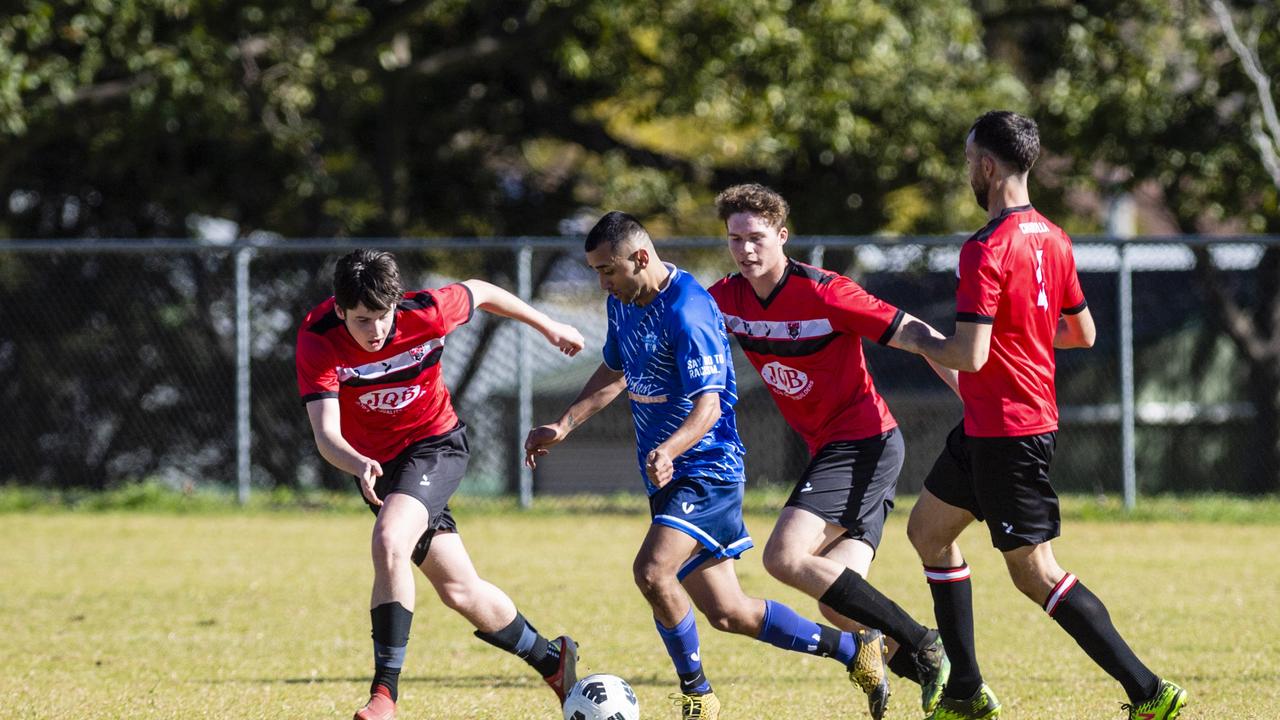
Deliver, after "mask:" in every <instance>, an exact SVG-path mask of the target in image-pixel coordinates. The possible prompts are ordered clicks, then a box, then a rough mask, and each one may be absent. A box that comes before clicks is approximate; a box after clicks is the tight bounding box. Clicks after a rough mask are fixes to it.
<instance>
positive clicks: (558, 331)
mask: <svg viewBox="0 0 1280 720" xmlns="http://www.w3.org/2000/svg"><path fill="white" fill-rule="evenodd" d="M544 334H545V336H546V338H547V342H549V343H551V344H552V345H555V346H556V347H557V348H559V349H560V352H562V353H564V354H565V355H568V356H569V357H573V356H574V355H577V354H578V353H580V352H582V348H583V347H585V346H586V344H587V341H586V340H583V339H582V333H580V332H578V328H576V327H574V326H572V325H569V324H568V323H562V322H554V321H553V322H552V323H551V326H550V327H549V328H547V332H546V333H544Z"/></svg>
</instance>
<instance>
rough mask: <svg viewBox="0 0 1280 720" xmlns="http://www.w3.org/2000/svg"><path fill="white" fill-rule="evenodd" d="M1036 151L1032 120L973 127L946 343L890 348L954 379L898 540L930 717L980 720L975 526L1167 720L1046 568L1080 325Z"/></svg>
mask: <svg viewBox="0 0 1280 720" xmlns="http://www.w3.org/2000/svg"><path fill="white" fill-rule="evenodd" d="M1039 154H1040V136H1039V130H1038V129H1037V127H1036V124H1035V122H1034V121H1033V120H1031V119H1029V118H1026V117H1022V116H1020V115H1018V114H1016V113H1012V112H1007V111H993V112H989V113H987V114H985V115H983V116H982V117H980V118H978V120H977V122H975V123H974V124H973V127H972V129H971V130H970V132H969V136H968V138H967V139H966V141H965V160H966V162H967V164H968V168H969V182H970V185H971V186H972V188H973V192H974V195H975V196H976V197H977V200H978V204H980V205H981V206H982V208H983V209H984V210H986V211H987V216H988V217H989V218H990V222H988V223H987V225H986V226H985V227H983V228H982V229H981V230H979V231H978V232H977V233H976V234H975V235H973V236H972V237H971V238H969V239H968V240H967V241H965V244H964V246H963V248H962V249H961V251H960V267H959V270H958V272H957V274H958V275H959V287H958V289H957V291H956V331H955V335H954V336H952V337H948V338H942V339H939V338H937V337H935V336H933V335H932V334H930V333H929V332H927V330H926V328H924V327H923V326H917V325H911V326H907V327H904V328H903V332H902V333H901V335H902V339H903V343H904V345H906V346H908V347H911V348H912V349H915V350H917V351H919V352H921V353H923V354H924V355H925V356H926V357H929V358H932V359H933V360H934V361H935V362H938V363H940V364H942V365H945V366H947V367H952V368H956V369H957V370H959V371H961V372H960V397H961V399H962V400H963V401H964V421H963V422H962V423H961V425H960V426H959V427H957V428H956V429H955V430H953V431H952V432H951V435H950V436H949V437H948V438H947V443H946V447H945V448H944V449H943V451H942V453H941V455H940V456H939V457H938V459H937V461H936V462H935V464H934V466H933V469H932V470H931V471H930V473H929V475H928V477H927V478H926V479H925V483H924V490H923V491H922V493H921V495H920V500H919V502H917V503H916V506H915V508H913V509H912V512H911V518H910V520H909V522H908V525H907V534H908V536H909V537H910V538H911V542H912V544H913V545H914V546H915V548H916V551H917V552H918V553H919V554H920V558H921V560H922V561H923V562H924V565H925V576H926V578H927V579H928V581H929V587H930V590H931V591H932V593H933V602H934V611H935V615H936V616H937V620H938V628H939V630H940V631H941V633H942V639H943V642H944V643H945V644H946V648H947V654H948V655H949V656H950V658H951V662H952V669H951V679H950V680H949V681H948V683H947V687H946V689H945V691H944V695H943V699H942V702H941V704H940V705H939V706H938V709H937V710H936V711H935V712H934V714H933V715H932V716H931V717H932V718H934V720H966V719H972V718H994V717H997V716H999V714H1000V702H999V701H998V700H997V699H996V697H995V695H994V694H993V693H992V692H991V690H990V689H989V688H988V687H987V686H986V684H984V683H983V681H982V674H981V673H980V672H979V670H978V662H977V658H976V653H975V650H974V641H973V601H972V592H971V588H970V579H969V567H968V565H967V564H965V562H964V557H963V556H962V555H961V553H960V548H959V546H958V545H957V544H956V539H957V538H958V537H959V536H960V533H961V531H963V530H964V528H965V527H967V526H968V525H969V524H970V523H972V522H973V521H974V520H975V519H976V520H985V521H986V524H987V528H988V530H989V531H990V533H991V541H992V544H993V545H995V547H996V548H998V549H999V550H1000V551H1001V552H1002V553H1003V554H1004V559H1005V564H1006V565H1007V567H1008V569H1009V575H1010V577H1012V579H1013V583H1014V585H1016V586H1017V587H1018V589H1019V590H1021V591H1022V592H1023V593H1024V594H1025V595H1026V596H1027V597H1029V598H1031V599H1032V600H1034V601H1036V602H1037V603H1039V604H1040V605H1041V607H1043V608H1044V610H1045V612H1047V613H1048V614H1049V616H1050V617H1052V618H1053V619H1054V620H1055V621H1057V623H1058V624H1059V625H1061V626H1062V628H1063V629H1064V630H1066V631H1067V633H1068V634H1069V635H1071V637H1072V639H1074V640H1075V641H1076V642H1077V643H1078V644H1079V645H1080V647H1081V648H1083V649H1084V651H1085V653H1087V654H1088V655H1089V657H1090V658H1092V659H1093V661H1094V662H1096V663H1097V664H1098V665H1099V666H1100V667H1102V669H1104V670H1106V671H1107V673H1109V674H1110V675H1111V676H1112V677H1114V678H1115V679H1116V680H1118V681H1119V682H1120V684H1121V685H1123V686H1124V690H1125V692H1126V694H1127V695H1128V696H1129V704H1128V705H1126V706H1125V707H1126V708H1127V709H1128V710H1129V717H1130V718H1131V720H1155V719H1157V718H1158V719H1159V720H1171V719H1172V718H1175V717H1177V716H1178V713H1179V711H1180V710H1181V708H1182V706H1183V705H1184V704H1185V702H1186V693H1185V692H1184V691H1183V690H1182V688H1180V687H1178V686H1177V685H1174V684H1173V683H1170V682H1167V681H1162V680H1160V678H1158V677H1156V676H1155V675H1154V674H1153V673H1152V672H1151V671H1150V670H1149V669H1147V667H1146V666H1145V665H1143V664H1142V662H1141V661H1140V660H1139V659H1138V657H1137V656H1136V655H1135V654H1134V653H1133V651H1132V650H1131V649H1130V648H1129V646H1128V644H1126V643H1125V641H1124V640H1123V639H1122V638H1121V637H1120V634H1119V632H1117V630H1116V628H1115V626H1114V625H1113V624H1112V622H1111V617H1110V615H1109V614H1108V612H1107V609H1106V607H1105V606H1103V604H1102V601H1101V600H1099V599H1098V598H1097V597H1096V596H1095V595H1094V594H1093V593H1091V592H1090V591H1089V589H1088V588H1086V587H1085V586H1084V583H1082V582H1080V581H1079V579H1078V578H1077V577H1076V576H1075V575H1073V574H1071V573H1069V572H1067V571H1065V570H1063V569H1062V568H1061V567H1060V566H1059V565H1058V562H1057V560H1055V559H1054V556H1053V550H1052V548H1051V547H1050V544H1049V543H1050V540H1052V539H1053V538H1055V537H1057V536H1058V534H1059V525H1060V523H1059V514H1058V497H1057V495H1056V494H1055V493H1054V491H1053V488H1052V487H1051V486H1050V484H1049V463H1050V461H1051V460H1052V458H1053V452H1054V448H1055V445H1056V440H1057V429H1058V405H1057V396H1056V393H1055V389H1054V367H1055V365H1054V348H1077V347H1084V348H1087V347H1090V346H1092V345H1093V341H1094V336H1095V330H1094V324H1093V318H1092V317H1091V316H1090V314H1089V309H1088V307H1087V306H1086V304H1085V299H1084V294H1083V293H1082V292H1081V291H1080V281H1079V279H1078V277H1077V275H1076V267H1075V259H1074V258H1073V256H1072V254H1071V240H1070V238H1068V237H1067V235H1066V233H1064V232H1063V231H1062V230H1061V229H1060V228H1058V227H1057V226H1055V225H1054V224H1053V223H1051V222H1049V221H1048V220H1047V219H1045V217H1044V216H1043V215H1041V214H1040V213H1038V212H1036V210H1035V208H1033V207H1032V206H1031V201H1030V195H1029V194H1028V192H1027V173H1028V171H1030V169H1031V166H1032V164H1033V163H1034V162H1035V160H1036V158H1037V157H1038V156H1039Z"/></svg>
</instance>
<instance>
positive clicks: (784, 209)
mask: <svg viewBox="0 0 1280 720" xmlns="http://www.w3.org/2000/svg"><path fill="white" fill-rule="evenodd" d="M716 210H717V211H719V213H720V219H721V220H722V221H724V222H728V221H729V217H730V216H732V215H736V214H737V213H751V214H752V215H758V216H760V217H761V218H763V219H764V220H765V222H767V223H769V225H770V226H772V227H775V228H780V227H782V226H783V225H785V224H786V223H787V215H789V214H790V213H791V206H790V205H788V204H787V201H786V200H783V199H782V196H781V195H779V194H778V193H776V192H774V191H773V190H770V189H769V188H767V187H765V186H764V185H761V184H759V183H747V184H744V185H734V186H733V187H731V188H727V189H725V190H724V192H721V193H720V194H719V195H717V196H716Z"/></svg>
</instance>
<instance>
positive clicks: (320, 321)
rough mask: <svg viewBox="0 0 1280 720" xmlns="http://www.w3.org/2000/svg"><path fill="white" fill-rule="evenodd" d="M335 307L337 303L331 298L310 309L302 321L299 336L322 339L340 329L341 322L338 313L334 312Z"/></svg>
mask: <svg viewBox="0 0 1280 720" xmlns="http://www.w3.org/2000/svg"><path fill="white" fill-rule="evenodd" d="M335 307H337V302H336V301H335V300H334V298H333V297H332V296H331V297H330V298H329V299H328V300H325V301H324V302H322V303H320V304H319V305H316V306H315V307H313V308H311V311H310V312H308V313H307V316H306V317H305V318H303V320H302V326H301V327H300V328H299V330H298V334H299V336H300V337H302V336H318V337H323V336H325V335H327V334H329V333H330V332H332V331H334V330H336V329H338V328H339V327H342V320H341V319H340V318H339V317H338V313H336V312H334V308H335Z"/></svg>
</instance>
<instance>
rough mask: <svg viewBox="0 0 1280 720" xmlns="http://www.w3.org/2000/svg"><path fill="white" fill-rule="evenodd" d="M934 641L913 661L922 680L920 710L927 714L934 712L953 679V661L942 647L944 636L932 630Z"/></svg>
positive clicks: (919, 651)
mask: <svg viewBox="0 0 1280 720" xmlns="http://www.w3.org/2000/svg"><path fill="white" fill-rule="evenodd" d="M929 635H930V636H932V637H933V641H932V642H930V643H929V644H928V645H925V646H924V648H922V649H920V650H918V651H916V652H915V654H913V655H912V659H913V660H915V663H916V674H917V675H918V676H919V678H920V709H921V710H924V712H925V714H926V715H928V714H929V713H931V712H933V711H934V709H935V708H937V707H938V701H940V700H941V699H942V688H944V687H946V685H947V678H949V677H951V661H950V660H949V659H947V652H946V650H945V649H944V648H943V647H942V636H941V635H939V634H938V631H937V630H930V631H929Z"/></svg>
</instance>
